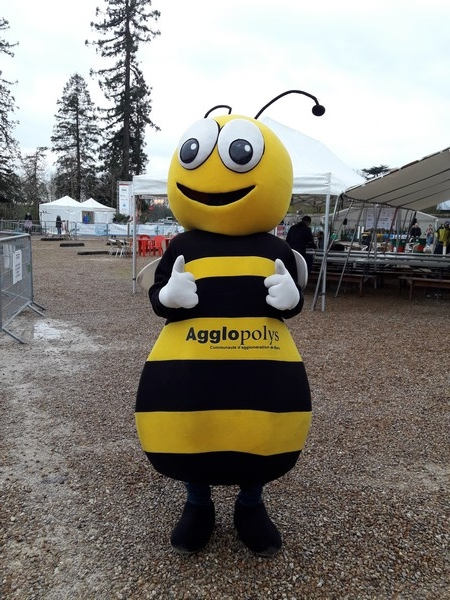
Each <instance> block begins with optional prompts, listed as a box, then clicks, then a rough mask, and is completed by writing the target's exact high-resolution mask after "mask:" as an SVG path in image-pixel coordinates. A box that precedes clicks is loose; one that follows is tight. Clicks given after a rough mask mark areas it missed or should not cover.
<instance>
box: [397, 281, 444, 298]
mask: <svg viewBox="0 0 450 600" xmlns="http://www.w3.org/2000/svg"><path fill="white" fill-rule="evenodd" d="M398 281H399V292H401V290H402V287H403V284H404V283H407V284H408V285H409V299H410V301H411V300H412V297H413V292H414V289H415V288H438V289H442V290H450V279H438V278H432V277H409V276H408V275H401V276H400V277H399V278H398Z"/></svg>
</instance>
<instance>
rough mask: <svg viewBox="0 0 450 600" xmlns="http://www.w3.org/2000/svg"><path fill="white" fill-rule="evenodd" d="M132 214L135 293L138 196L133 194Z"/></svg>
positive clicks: (134, 287) (134, 290) (134, 282)
mask: <svg viewBox="0 0 450 600" xmlns="http://www.w3.org/2000/svg"><path fill="white" fill-rule="evenodd" d="M131 204H132V214H133V294H135V293H136V196H135V195H134V192H132V194H131Z"/></svg>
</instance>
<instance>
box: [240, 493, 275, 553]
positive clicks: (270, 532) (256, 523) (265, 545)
mask: <svg viewBox="0 0 450 600" xmlns="http://www.w3.org/2000/svg"><path fill="white" fill-rule="evenodd" d="M262 491H263V487H262V486H249V487H244V486H241V491H240V492H239V495H238V497H237V499H236V503H235V505H234V525H235V527H236V529H237V532H238V536H239V539H240V540H241V542H243V543H244V544H245V545H246V546H247V548H249V550H251V551H252V552H255V553H256V554H259V555H260V556H274V555H275V554H276V553H277V552H278V551H279V550H280V548H281V544H282V542H281V536H280V534H279V532H278V529H277V528H276V526H275V524H274V523H273V522H272V520H271V519H270V517H269V515H268V514H267V510H266V507H265V506H264V502H263V501H262Z"/></svg>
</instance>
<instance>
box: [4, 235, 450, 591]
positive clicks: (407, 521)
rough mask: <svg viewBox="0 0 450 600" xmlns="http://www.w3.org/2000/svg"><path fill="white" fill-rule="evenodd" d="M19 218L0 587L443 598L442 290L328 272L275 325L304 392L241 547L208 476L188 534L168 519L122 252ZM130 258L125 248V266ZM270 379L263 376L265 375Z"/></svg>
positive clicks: (146, 343)
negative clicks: (146, 430) (299, 434)
mask: <svg viewBox="0 0 450 600" xmlns="http://www.w3.org/2000/svg"><path fill="white" fill-rule="evenodd" d="M84 242H85V247H84V248H79V247H60V245H59V242H46V241H42V240H41V239H40V238H33V265H34V291H35V301H36V302H37V303H38V304H40V305H42V306H43V307H44V308H45V313H44V314H45V316H44V317H41V316H39V315H37V314H35V313H34V312H33V311H30V310H26V311H24V312H23V313H22V314H21V315H19V316H18V317H17V318H16V319H15V320H14V321H13V323H12V324H11V329H12V330H13V331H14V332H15V333H16V334H19V335H21V336H23V337H24V338H25V339H26V341H27V342H28V343H27V344H19V343H17V342H16V341H15V340H14V339H12V338H11V337H10V336H8V335H6V334H5V333H3V334H1V335H0V356H1V360H0V373H1V387H0V398H1V402H0V410H1V421H2V454H1V456H2V469H1V473H0V482H1V490H2V501H1V508H0V516H1V524H2V529H1V544H2V551H1V554H2V593H1V596H0V597H1V598H5V599H8V600H32V599H35V598H36V599H42V600H44V599H45V600H65V599H67V598H70V599H71V600H78V599H80V600H81V599H82V600H91V599H92V600H114V599H123V600H125V599H126V600H146V599H152V598H156V599H164V600H165V599H176V600H185V599H189V600H210V599H211V600H272V599H273V600H284V599H286V600H294V599H296V600H300V599H307V600H314V599H339V600H343V599H347V598H348V599H366V598H370V599H393V598H399V599H405V600H409V599H412V600H417V599H429V600H436V599H444V598H450V591H449V590H450V569H449V553H448V542H449V532H450V526H449V525H450V524H449V520H450V519H449V517H450V515H449V512H450V511H449V464H450V462H449V458H450V456H449V455H450V452H449V443H448V441H449V430H450V429H449V396H450V385H449V373H448V365H449V354H448V352H449V350H448V341H449V339H450V319H449V316H450V296H449V295H448V294H447V295H445V296H444V297H443V298H437V297H434V296H433V297H430V298H427V297H426V296H425V293H422V292H418V293H417V294H416V298H415V299H414V300H413V302H409V300H408V297H407V293H406V292H404V293H403V295H401V296H400V295H399V294H398V291H397V288H396V287H392V288H384V289H378V290H368V292H367V294H366V296H365V297H363V298H361V297H359V296H358V295H357V293H355V292H353V291H350V290H348V291H347V293H345V294H343V293H341V294H340V295H339V297H338V298H333V296H332V294H329V295H328V296H327V304H326V310H325V312H321V311H320V310H316V311H312V310H311V303H312V297H313V290H309V291H308V292H307V295H306V303H305V308H304V310H303V313H302V314H300V315H299V316H298V317H296V318H294V319H292V320H291V321H290V322H289V323H290V327H291V330H292V332H293V335H294V338H295V340H296V342H297V345H298V347H299V348H300V351H301V353H302V355H303V358H304V360H305V363H306V366H307V370H308V374H309V378H310V383H311V388H312V395H313V402H314V419H313V426H312V429H311V433H310V436H309V438H308V441H307V445H306V449H305V451H304V453H303V455H302V456H301V458H300V460H299V462H298V464H297V466H296V468H295V469H294V470H293V471H291V472H290V473H289V474H288V475H286V476H285V477H283V478H282V479H280V480H278V481H276V482H273V483H271V484H269V485H268V486H267V487H266V492H265V500H266V504H267V506H268V509H269V511H270V513H271V515H272V517H273V519H274V521H275V522H276V523H277V524H278V526H279V528H280V530H281V533H282V535H283V539H284V545H283V549H282V551H281V552H280V553H279V554H278V555H277V556H276V557H275V558H272V559H262V558H259V557H256V556H254V555H253V554H251V553H250V552H249V551H248V550H247V549H246V548H245V547H243V545H242V544H241V543H240V542H239V540H238V539H237V536H236V533H235V531H234V529H233V525H232V510H233V502H234V496H235V493H236V490H235V489H233V488H227V487H220V488H215V490H214V498H215V501H216V510H217V526H216V530H215V532H214V535H213V538H212V540H211V542H210V544H209V545H208V547H207V548H206V549H205V550H204V551H203V552H201V553H199V554H198V555H194V556H190V557H182V556H180V555H178V554H177V553H175V552H174V551H173V550H172V548H171V547H170V543H169V536H170V531H171V528H172V526H173V525H174V523H175V522H176V520H177V518H178V516H179V514H180V512H181V508H182V506H183V503H184V493H183V489H182V486H181V485H180V484H179V483H178V482H175V481H172V480H169V479H166V478H163V477H162V476H160V475H158V474H157V473H155V472H154V471H153V469H152V468H151V466H150V464H149V463H148V461H147V459H146V458H145V456H144V454H143V452H142V451H141V448H140V445H139V442H138V439H137V435H136V432H135V426H134V415H133V408H134V399H135V393H136V388H137V383H138V380H139V376H140V372H141V369H142V366H143V364H144V361H145V359H146V356H147V354H148V351H149V349H150V347H151V345H152V344H153V342H154V340H155V339H156V337H157V335H158V332H159V331H160V329H161V326H162V321H161V320H160V319H158V318H157V317H155V316H154V314H153V313H152V311H151V309H150V305H149V302H148V298H147V295H146V294H145V293H144V292H143V291H141V290H138V292H137V293H136V294H133V293H132V286H131V276H132V275H131V264H132V261H131V259H129V258H113V257H111V256H108V255H102V254H91V255H79V254H78V252H80V251H86V250H99V249H100V250H105V249H106V240H104V239H102V240H84ZM143 264H144V259H138V269H139V268H141V267H142V266H143ZM283 390H286V391H289V383H288V382H286V381H280V393H283Z"/></svg>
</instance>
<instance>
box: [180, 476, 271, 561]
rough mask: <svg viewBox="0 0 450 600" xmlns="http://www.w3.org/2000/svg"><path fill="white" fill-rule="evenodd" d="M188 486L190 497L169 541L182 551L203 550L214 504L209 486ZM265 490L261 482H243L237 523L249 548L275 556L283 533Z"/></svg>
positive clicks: (237, 507) (207, 538)
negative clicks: (264, 497)
mask: <svg viewBox="0 0 450 600" xmlns="http://www.w3.org/2000/svg"><path fill="white" fill-rule="evenodd" d="M185 486H186V490H187V500H186V503H185V505H184V508H183V513H182V515H181V517H180V520H179V521H178V523H177V524H176V526H175V528H174V530H173V531H172V535H171V538H170V542H171V544H172V546H173V548H174V549H175V550H176V551H177V552H179V553H180V554H193V553H195V552H199V551H200V550H202V549H203V548H204V547H205V546H206V545H207V543H208V542H209V540H210V538H211V535H212V532H213V530H214V522H215V512H214V503H213V501H212V500H211V487H210V486H209V485H207V484H203V483H186V484H185ZM262 492H263V486H262V485H248V486H244V485H241V488H240V492H239V494H238V497H237V499H236V503H235V506H234V525H235V527H236V530H237V533H238V537H239V539H240V540H241V542H243V543H244V544H245V545H246V546H247V548H249V550H251V551H252V552H255V554H259V555H260V556H274V555H275V554H276V553H277V552H278V551H279V550H280V548H281V544H282V542H281V536H280V534H279V532H278V529H277V528H276V526H275V524H274V523H273V522H272V520H271V519H270V517H269V515H268V514H267V510H266V507H265V506H264V502H263V500H262Z"/></svg>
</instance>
